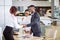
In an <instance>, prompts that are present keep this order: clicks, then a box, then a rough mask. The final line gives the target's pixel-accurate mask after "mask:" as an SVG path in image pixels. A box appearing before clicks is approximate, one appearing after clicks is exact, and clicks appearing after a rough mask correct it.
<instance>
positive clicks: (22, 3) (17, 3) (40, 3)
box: [13, 1, 51, 10]
mask: <svg viewBox="0 0 60 40" xmlns="http://www.w3.org/2000/svg"><path fill="white" fill-rule="evenodd" d="M13 5H14V6H24V10H25V9H26V8H27V6H29V5H35V6H51V3H50V2H49V1H13Z"/></svg>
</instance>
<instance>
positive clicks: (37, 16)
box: [27, 14, 40, 27]
mask: <svg viewBox="0 0 60 40" xmlns="http://www.w3.org/2000/svg"><path fill="white" fill-rule="evenodd" d="M39 19H40V16H39V14H35V18H34V21H33V22H31V23H30V24H27V27H29V26H31V25H34V24H37V23H39V21H38V20H39Z"/></svg>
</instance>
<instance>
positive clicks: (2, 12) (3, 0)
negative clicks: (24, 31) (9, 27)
mask: <svg viewBox="0 0 60 40" xmlns="http://www.w3.org/2000/svg"><path fill="white" fill-rule="evenodd" d="M11 5H12V0H0V27H2V28H4V27H5V23H6V20H7V19H6V18H9V17H8V16H9V8H10V7H11Z"/></svg>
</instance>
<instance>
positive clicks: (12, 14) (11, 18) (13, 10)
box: [3, 6, 20, 40]
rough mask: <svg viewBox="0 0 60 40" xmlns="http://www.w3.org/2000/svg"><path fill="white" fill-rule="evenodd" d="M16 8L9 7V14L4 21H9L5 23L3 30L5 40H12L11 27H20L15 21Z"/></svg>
mask: <svg viewBox="0 0 60 40" xmlns="http://www.w3.org/2000/svg"><path fill="white" fill-rule="evenodd" d="M16 12H17V8H16V7H15V6H12V7H11V8H10V15H9V16H8V17H9V19H8V18H7V20H6V21H9V22H7V23H6V28H5V30H4V32H3V34H4V37H5V40H14V38H13V28H20V25H19V24H18V22H17V18H16V17H15V16H16Z"/></svg>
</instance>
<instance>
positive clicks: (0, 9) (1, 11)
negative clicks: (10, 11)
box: [0, 6, 4, 27]
mask: <svg viewBox="0 0 60 40" xmlns="http://www.w3.org/2000/svg"><path fill="white" fill-rule="evenodd" d="M3 26H4V6H0V27H3Z"/></svg>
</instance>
